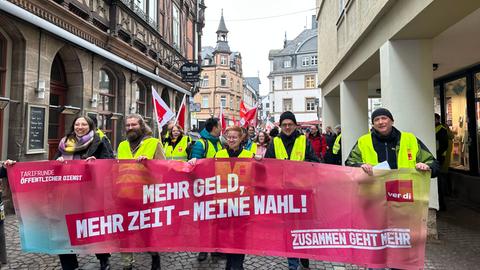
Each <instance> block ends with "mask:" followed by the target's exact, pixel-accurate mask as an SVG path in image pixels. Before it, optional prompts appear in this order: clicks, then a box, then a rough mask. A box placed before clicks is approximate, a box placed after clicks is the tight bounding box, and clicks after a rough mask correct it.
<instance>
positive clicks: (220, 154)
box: [215, 149, 253, 158]
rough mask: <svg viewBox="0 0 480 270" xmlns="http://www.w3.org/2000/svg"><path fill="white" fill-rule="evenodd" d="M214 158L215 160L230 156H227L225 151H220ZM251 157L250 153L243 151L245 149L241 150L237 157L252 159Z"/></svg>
mask: <svg viewBox="0 0 480 270" xmlns="http://www.w3.org/2000/svg"><path fill="white" fill-rule="evenodd" d="M215 157H216V158H229V157H230V155H229V154H228V151H227V149H222V150H220V151H218V152H217V153H216V154H215ZM252 157H253V153H252V152H251V151H248V150H245V149H243V150H242V152H241V153H240V155H238V158H252Z"/></svg>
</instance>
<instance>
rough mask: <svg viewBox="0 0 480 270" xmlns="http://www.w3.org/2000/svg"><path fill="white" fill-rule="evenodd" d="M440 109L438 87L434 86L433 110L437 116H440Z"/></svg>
mask: <svg viewBox="0 0 480 270" xmlns="http://www.w3.org/2000/svg"><path fill="white" fill-rule="evenodd" d="M440 107H441V103H440V85H435V87H434V88H433V110H434V111H435V113H438V114H439V115H441V114H442V113H441V110H440Z"/></svg>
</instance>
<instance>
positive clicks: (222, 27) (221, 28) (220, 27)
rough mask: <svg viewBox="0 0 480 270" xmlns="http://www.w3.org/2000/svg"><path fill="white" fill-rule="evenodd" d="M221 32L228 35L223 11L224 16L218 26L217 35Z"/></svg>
mask: <svg viewBox="0 0 480 270" xmlns="http://www.w3.org/2000/svg"><path fill="white" fill-rule="evenodd" d="M219 32H222V33H228V30H227V26H226V25H225V20H224V19H223V9H222V16H221V17H220V23H219V24H218V29H217V34H218V33H219Z"/></svg>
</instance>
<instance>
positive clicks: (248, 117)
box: [239, 100, 257, 127]
mask: <svg viewBox="0 0 480 270" xmlns="http://www.w3.org/2000/svg"><path fill="white" fill-rule="evenodd" d="M239 124H240V126H242V127H247V126H256V125H257V107H256V106H255V107H253V108H251V109H248V108H247V107H246V106H245V104H244V103H243V100H242V102H240V121H239Z"/></svg>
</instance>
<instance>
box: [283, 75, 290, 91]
mask: <svg viewBox="0 0 480 270" xmlns="http://www.w3.org/2000/svg"><path fill="white" fill-rule="evenodd" d="M282 80H283V89H292V76H285V77H283V78H282Z"/></svg>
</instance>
